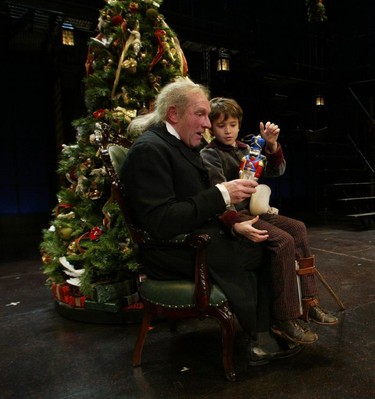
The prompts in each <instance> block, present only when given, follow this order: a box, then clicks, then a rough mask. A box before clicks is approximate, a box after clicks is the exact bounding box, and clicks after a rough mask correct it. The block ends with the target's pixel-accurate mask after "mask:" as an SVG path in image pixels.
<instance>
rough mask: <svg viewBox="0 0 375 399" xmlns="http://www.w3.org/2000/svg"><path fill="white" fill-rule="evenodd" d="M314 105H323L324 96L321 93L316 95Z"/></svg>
mask: <svg viewBox="0 0 375 399" xmlns="http://www.w3.org/2000/svg"><path fill="white" fill-rule="evenodd" d="M315 105H316V106H317V107H320V106H323V105H324V97H323V96H322V95H320V94H319V95H317V96H316V98H315Z"/></svg>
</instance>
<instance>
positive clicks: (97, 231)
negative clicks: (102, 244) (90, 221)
mask: <svg viewBox="0 0 375 399" xmlns="http://www.w3.org/2000/svg"><path fill="white" fill-rule="evenodd" d="M102 234H103V232H102V229H101V228H100V227H93V228H92V229H91V231H90V234H89V237H90V240H91V241H96V240H99V237H100V236H101V235H102Z"/></svg>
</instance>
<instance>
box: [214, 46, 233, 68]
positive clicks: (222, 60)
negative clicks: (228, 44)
mask: <svg viewBox="0 0 375 399" xmlns="http://www.w3.org/2000/svg"><path fill="white" fill-rule="evenodd" d="M229 60H230V53H229V50H227V49H225V48H219V50H218V51H217V64H216V70H217V71H218V72H221V71H230V62H229Z"/></svg>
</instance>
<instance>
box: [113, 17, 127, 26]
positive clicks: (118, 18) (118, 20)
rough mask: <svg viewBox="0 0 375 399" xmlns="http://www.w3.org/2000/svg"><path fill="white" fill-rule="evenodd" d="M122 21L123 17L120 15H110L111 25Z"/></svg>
mask: <svg viewBox="0 0 375 399" xmlns="http://www.w3.org/2000/svg"><path fill="white" fill-rule="evenodd" d="M123 21H124V18H122V16H121V15H115V16H114V17H112V23H113V25H121V24H122V22H123Z"/></svg>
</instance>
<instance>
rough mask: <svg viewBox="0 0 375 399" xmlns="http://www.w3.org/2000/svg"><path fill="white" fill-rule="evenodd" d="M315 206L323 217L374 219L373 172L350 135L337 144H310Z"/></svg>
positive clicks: (364, 222)
mask: <svg viewBox="0 0 375 399" xmlns="http://www.w3.org/2000/svg"><path fill="white" fill-rule="evenodd" d="M310 148H311V151H312V157H311V158H310V159H313V161H314V162H313V164H314V182H315V187H314V194H315V207H316V211H318V213H320V214H323V215H324V217H325V219H326V220H327V219H330V220H332V219H335V220H343V219H355V220H357V221H358V222H359V223H361V225H362V227H363V228H365V229H370V228H371V226H372V223H373V222H375V171H374V168H373V167H372V166H371V165H370V163H369V162H368V160H367V159H366V157H365V156H364V155H363V153H362V152H361V151H360V149H359V148H358V147H357V145H356V144H355V142H354V141H353V139H352V138H351V137H350V136H347V137H346V138H345V137H342V138H340V140H337V142H336V143H331V144H328V143H321V142H320V143H319V142H312V143H310Z"/></svg>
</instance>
